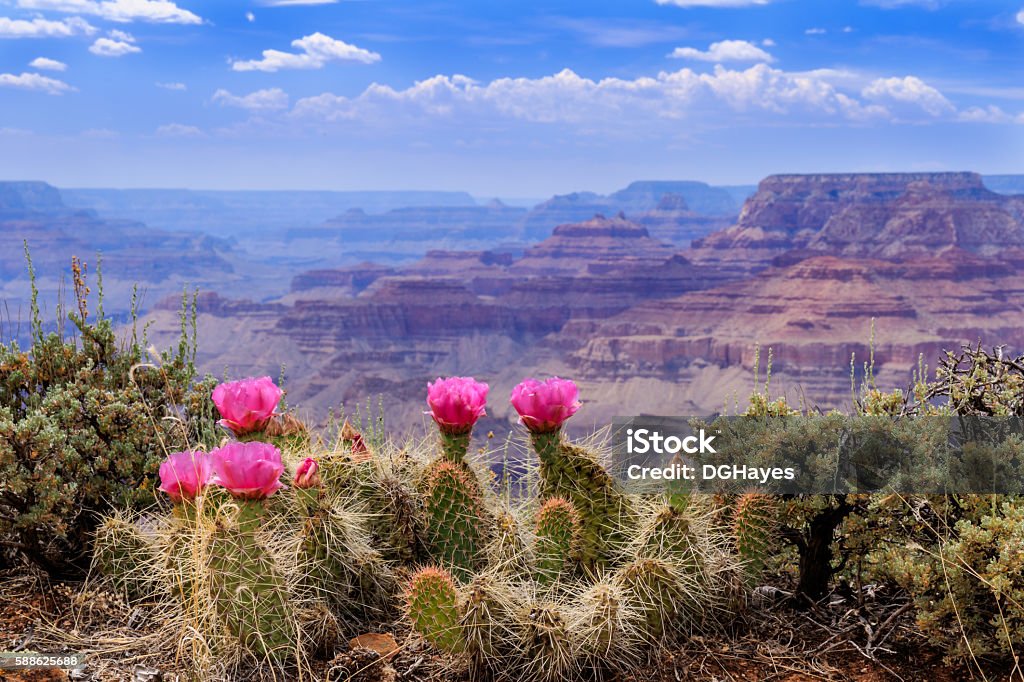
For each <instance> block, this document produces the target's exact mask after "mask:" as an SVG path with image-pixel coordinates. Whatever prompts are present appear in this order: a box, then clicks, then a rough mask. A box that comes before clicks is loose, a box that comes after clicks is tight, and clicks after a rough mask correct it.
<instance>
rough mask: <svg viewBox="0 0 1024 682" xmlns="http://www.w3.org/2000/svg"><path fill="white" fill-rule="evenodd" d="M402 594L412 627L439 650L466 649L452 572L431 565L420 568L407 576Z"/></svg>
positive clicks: (451, 651)
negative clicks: (403, 594)
mask: <svg viewBox="0 0 1024 682" xmlns="http://www.w3.org/2000/svg"><path fill="white" fill-rule="evenodd" d="M405 598H406V613H407V614H408V616H409V620H410V621H411V623H412V628H413V630H415V631H416V632H418V633H419V634H420V635H422V636H423V638H424V639H426V640H427V641H428V642H430V643H431V644H433V645H434V646H435V647H437V648H438V649H440V650H442V651H446V652H448V653H453V654H454V653H459V652H461V651H463V650H464V649H465V640H464V639H463V636H462V628H461V626H460V624H459V604H458V592H457V591H456V589H455V580H454V579H453V578H452V575H451V573H449V572H448V571H446V570H444V569H440V568H434V567H427V568H422V569H420V570H419V571H417V572H416V573H415V574H413V576H412V578H411V579H410V580H409V587H408V589H407V590H406V594H405Z"/></svg>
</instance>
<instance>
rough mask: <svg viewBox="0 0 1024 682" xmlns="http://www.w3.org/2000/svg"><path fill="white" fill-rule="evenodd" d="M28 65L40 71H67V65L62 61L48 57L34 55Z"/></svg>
mask: <svg viewBox="0 0 1024 682" xmlns="http://www.w3.org/2000/svg"><path fill="white" fill-rule="evenodd" d="M28 65H29V66H31V67H32V68H33V69H39V70H40V71H67V69H68V65H67V64H65V63H64V62H58V61H57V60H56V59H50V58H49V57H36V58H35V59H33V60H32V61H30V62H29V63H28Z"/></svg>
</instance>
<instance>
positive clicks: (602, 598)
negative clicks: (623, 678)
mask: <svg viewBox="0 0 1024 682" xmlns="http://www.w3.org/2000/svg"><path fill="white" fill-rule="evenodd" d="M578 601H579V608H578V609H576V611H575V615H574V618H573V620H572V621H571V623H570V630H571V631H572V632H573V633H574V634H575V636H576V639H577V640H578V645H579V649H580V651H581V652H582V653H583V656H584V658H585V659H586V660H587V661H588V662H589V666H590V667H593V668H595V669H596V670H601V669H603V668H605V667H607V666H608V665H609V664H614V665H620V666H621V665H626V664H630V663H634V662H636V661H637V659H638V656H637V653H636V652H637V651H638V649H639V647H638V644H639V643H640V641H639V640H640V638H639V636H638V635H637V633H636V614H635V613H633V612H632V611H631V610H630V608H629V606H628V603H627V599H626V598H625V595H624V592H623V589H622V588H621V586H619V585H616V584H615V583H614V582H611V581H603V582H598V583H595V584H594V585H592V586H591V587H589V588H588V589H587V590H586V591H585V592H584V593H583V594H582V595H581V596H580V597H579V600H578Z"/></svg>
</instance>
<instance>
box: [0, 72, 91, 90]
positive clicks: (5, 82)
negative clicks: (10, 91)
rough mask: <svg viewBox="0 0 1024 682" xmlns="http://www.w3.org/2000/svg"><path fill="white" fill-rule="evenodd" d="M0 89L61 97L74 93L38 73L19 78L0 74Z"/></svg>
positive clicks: (8, 74)
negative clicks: (32, 91)
mask: <svg viewBox="0 0 1024 682" xmlns="http://www.w3.org/2000/svg"><path fill="white" fill-rule="evenodd" d="M0 87H5V88H20V89H22V90H38V91H39V92H45V93H46V94H48V95H63V94H64V93H65V92H73V91H74V88H73V87H71V86H70V85H68V84H67V83H65V82H64V81H59V80H57V79H56V78H49V77H48V76H43V75H40V74H38V73H23V74H21V75H20V76H15V75H14V74H13V73H0Z"/></svg>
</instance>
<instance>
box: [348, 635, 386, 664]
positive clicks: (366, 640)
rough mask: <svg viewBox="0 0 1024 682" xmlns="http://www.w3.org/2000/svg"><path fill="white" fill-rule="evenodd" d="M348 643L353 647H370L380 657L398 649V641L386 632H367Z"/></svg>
mask: <svg viewBox="0 0 1024 682" xmlns="http://www.w3.org/2000/svg"><path fill="white" fill-rule="evenodd" d="M348 645H349V646H350V647H352V648H353V649H357V648H364V649H372V650H373V651H376V652H377V653H378V654H380V655H381V657H382V658H383V657H386V656H390V655H391V654H393V653H395V652H396V651H398V642H396V641H395V638H394V637H393V636H391V635H390V634H388V633H386V632H367V633H366V634H362V635H359V636H358V637H356V638H355V639H353V640H352V641H350V642H349V643H348Z"/></svg>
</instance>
